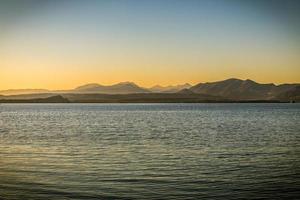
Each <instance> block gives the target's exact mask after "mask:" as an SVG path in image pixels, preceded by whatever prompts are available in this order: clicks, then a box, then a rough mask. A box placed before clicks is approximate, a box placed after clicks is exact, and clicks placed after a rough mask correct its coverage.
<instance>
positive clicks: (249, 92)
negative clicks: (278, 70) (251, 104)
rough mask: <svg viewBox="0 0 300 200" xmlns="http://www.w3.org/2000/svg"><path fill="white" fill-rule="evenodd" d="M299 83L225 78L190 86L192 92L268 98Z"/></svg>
mask: <svg viewBox="0 0 300 200" xmlns="http://www.w3.org/2000/svg"><path fill="white" fill-rule="evenodd" d="M296 86H299V84H283V85H278V86H276V85H274V84H272V83H271V84H259V83H256V82H254V81H252V80H249V79H247V80H240V79H234V78H232V79H227V80H224V81H218V82H211V83H199V84H197V85H195V86H193V87H191V88H190V90H191V91H193V92H194V93H199V94H210V95H215V96H222V97H224V98H228V99H232V100H269V99H276V97H277V96H278V95H279V94H280V93H283V92H287V91H289V90H292V89H294V88H295V87H296Z"/></svg>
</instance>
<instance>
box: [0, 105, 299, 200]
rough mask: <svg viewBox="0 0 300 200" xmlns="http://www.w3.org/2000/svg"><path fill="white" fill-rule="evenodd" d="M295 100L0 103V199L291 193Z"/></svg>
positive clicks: (295, 186) (295, 170) (295, 175)
mask: <svg viewBox="0 0 300 200" xmlns="http://www.w3.org/2000/svg"><path fill="white" fill-rule="evenodd" d="M299 118H300V105H299V104H1V105H0V198H1V199H264V198H265V199H283V198H286V199H296V198H297V196H299V187H300V181H299V167H300V161H299V153H300V152H299V150H300V147H299V142H300V138H299V133H300V121H299Z"/></svg>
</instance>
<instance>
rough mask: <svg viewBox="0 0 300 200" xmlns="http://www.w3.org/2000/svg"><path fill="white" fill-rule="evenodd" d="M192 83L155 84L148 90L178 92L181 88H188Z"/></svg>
mask: <svg viewBox="0 0 300 200" xmlns="http://www.w3.org/2000/svg"><path fill="white" fill-rule="evenodd" d="M191 86H192V85H190V84H189V83H185V84H183V85H174V86H173V85H169V86H165V87H164V86H160V85H155V86H153V87H151V88H149V90H150V91H152V92H163V93H173V92H178V91H180V90H182V89H186V88H190V87H191Z"/></svg>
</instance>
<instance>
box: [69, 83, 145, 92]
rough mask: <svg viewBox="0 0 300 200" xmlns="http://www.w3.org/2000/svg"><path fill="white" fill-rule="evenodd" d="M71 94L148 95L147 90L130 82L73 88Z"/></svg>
mask: <svg viewBox="0 0 300 200" xmlns="http://www.w3.org/2000/svg"><path fill="white" fill-rule="evenodd" d="M72 92H77V93H102V94H130V93H148V92H150V91H149V90H147V89H144V88H141V87H139V86H138V85H136V84H135V83H132V82H122V83H118V84H115V85H109V86H103V85H99V84H95V83H93V84H87V85H83V86H79V87H77V88H75V89H74V90H73V91H72Z"/></svg>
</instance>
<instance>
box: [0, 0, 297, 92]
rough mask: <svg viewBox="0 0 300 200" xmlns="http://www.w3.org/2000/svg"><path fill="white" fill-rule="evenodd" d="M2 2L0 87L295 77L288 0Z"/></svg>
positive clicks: (292, 10) (292, 12)
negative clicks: (242, 0) (243, 0)
mask: <svg viewBox="0 0 300 200" xmlns="http://www.w3.org/2000/svg"><path fill="white" fill-rule="evenodd" d="M12 2H13V3H9V1H7V2H5V1H3V2H2V1H1V4H2V6H1V7H0V11H5V12H0V13H2V14H1V15H0V28H1V29H2V30H4V31H3V32H2V33H0V89H1V90H4V89H11V88H14V89H18V88H45V89H72V88H74V87H77V86H79V85H83V84H86V83H100V84H104V85H110V84H115V83H118V82H122V81H132V82H135V83H136V84H138V85H140V86H142V87H151V86H153V85H156V84H160V85H176V84H183V83H190V84H197V83H199V82H211V81H218V80H224V79H227V78H232V77H234V78H241V79H253V80H255V81H257V82H260V83H271V82H272V83H277V84H279V83H293V82H300V59H299V55H300V48H299V47H300V39H299V33H300V27H299V23H298V22H299V12H298V11H299V10H298V9H299V7H300V6H299V3H297V2H296V3H295V1H294V2H293V1H286V2H281V3H280V2H276V3H274V2H273V3H274V4H273V7H272V8H270V7H268V6H266V5H268V3H271V1H267V0H266V1H253V2H252V3H238V1H234V0H230V1H130V0H128V1H90V2H88V3H86V2H85V1H74V2H69V1H61V2H60V3H59V2H54V1H44V3H38V1H34V0H31V1H29V2H30V3H27V4H24V5H23V4H22V3H19V2H18V1H12Z"/></svg>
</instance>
